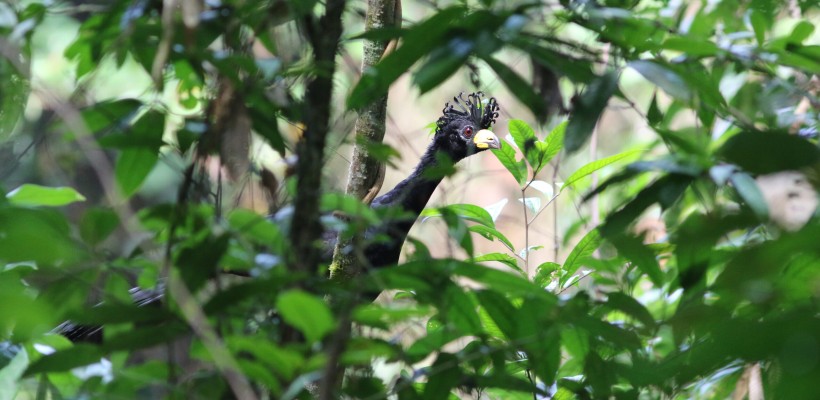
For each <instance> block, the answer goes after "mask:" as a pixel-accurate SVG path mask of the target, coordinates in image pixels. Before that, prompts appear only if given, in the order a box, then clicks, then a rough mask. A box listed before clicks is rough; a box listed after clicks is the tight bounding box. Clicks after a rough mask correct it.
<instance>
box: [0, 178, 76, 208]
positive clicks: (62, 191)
mask: <svg viewBox="0 0 820 400" xmlns="http://www.w3.org/2000/svg"><path fill="white" fill-rule="evenodd" d="M6 198H7V199H9V202H11V203H12V204H16V205H20V206H48V207H59V206H64V205H66V204H71V203H76V202H78V201H85V196H83V195H81V194H80V193H78V192H77V191H76V190H74V189H73V188H70V187H46V186H40V185H35V184H31V183H24V184H23V185H20V187H18V188H17V189H14V190H12V191H11V192H9V193H8V194H7V195H6Z"/></svg>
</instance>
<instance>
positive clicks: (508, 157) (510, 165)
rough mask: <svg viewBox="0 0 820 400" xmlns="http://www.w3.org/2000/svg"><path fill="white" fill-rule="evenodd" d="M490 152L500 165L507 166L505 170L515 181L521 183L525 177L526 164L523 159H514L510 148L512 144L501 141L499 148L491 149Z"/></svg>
mask: <svg viewBox="0 0 820 400" xmlns="http://www.w3.org/2000/svg"><path fill="white" fill-rule="evenodd" d="M492 152H493V154H494V155H495V157H496V158H498V161H499V162H500V163H501V165H503V166H504V168H507V171H510V174H512V176H513V178H515V180H516V182H518V184H519V185H523V184H524V180H525V179H527V166H526V165H525V164H524V160H516V158H515V150H513V149H512V146H510V145H509V144H507V143H506V142H503V141H502V142H501V148H500V149H493V150H492Z"/></svg>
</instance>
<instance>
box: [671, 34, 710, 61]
mask: <svg viewBox="0 0 820 400" xmlns="http://www.w3.org/2000/svg"><path fill="white" fill-rule="evenodd" d="M663 48H664V49H667V50H675V51H681V52H684V53H686V54H688V55H690V56H713V55H715V54H716V53H717V52H718V50H719V48H718V46H717V45H716V44H715V43H713V42H711V41H708V40H705V39H698V38H694V37H681V36H673V37H670V38H668V39H666V40H665V41H664V42H663Z"/></svg>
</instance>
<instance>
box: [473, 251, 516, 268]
mask: <svg viewBox="0 0 820 400" xmlns="http://www.w3.org/2000/svg"><path fill="white" fill-rule="evenodd" d="M487 261H497V262H500V263H502V264H504V265H506V266H508V267H510V268H512V269H514V270H516V271H518V272H523V271H521V267H519V266H518V261H517V260H516V258H515V257H513V256H511V255H509V254H504V253H488V254H483V255H480V256H477V257H473V260H472V262H475V263H479V262H487Z"/></svg>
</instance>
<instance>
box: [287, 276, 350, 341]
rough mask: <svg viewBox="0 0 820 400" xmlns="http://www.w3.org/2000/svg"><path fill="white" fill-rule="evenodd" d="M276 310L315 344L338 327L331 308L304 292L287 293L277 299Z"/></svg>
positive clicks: (296, 290)
mask: <svg viewBox="0 0 820 400" xmlns="http://www.w3.org/2000/svg"><path fill="white" fill-rule="evenodd" d="M276 308H277V309H278V310H279V314H281V315H282V319H284V320H285V322H287V323H288V324H290V325H293V326H294V327H296V329H299V330H300V331H301V332H302V333H304V334H305V337H306V338H307V340H308V342H310V343H314V342H316V341H318V340H320V339H322V338H323V337H324V336H325V335H327V334H328V333H330V332H331V331H332V330H333V328H334V327H335V326H336V323H335V321H334V320H333V315H332V314H331V313H330V308H328V306H327V304H325V302H324V301H322V300H320V299H318V298H316V297H315V296H313V295H311V294H309V293H307V292H304V291H302V290H298V289H294V290H289V291H286V292H284V293H282V294H280V295H279V297H278V298H277V299H276Z"/></svg>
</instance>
